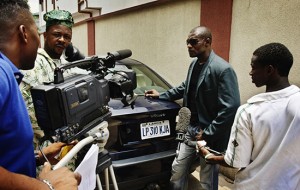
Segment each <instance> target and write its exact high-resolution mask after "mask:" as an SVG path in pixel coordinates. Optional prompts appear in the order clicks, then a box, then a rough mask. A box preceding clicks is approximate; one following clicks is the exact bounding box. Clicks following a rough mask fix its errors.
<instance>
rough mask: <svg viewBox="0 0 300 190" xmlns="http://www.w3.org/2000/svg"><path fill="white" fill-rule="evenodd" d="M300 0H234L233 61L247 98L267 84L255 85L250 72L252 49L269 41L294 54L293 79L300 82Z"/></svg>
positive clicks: (241, 88) (263, 88)
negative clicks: (279, 44) (286, 48)
mask: <svg viewBox="0 0 300 190" xmlns="http://www.w3.org/2000/svg"><path fill="white" fill-rule="evenodd" d="M299 10H300V1H299V0H289V1H282V0H272V1H270V0H243V1H241V0H234V1H233V15H232V29H231V32H232V33H231V47H230V63H231V64H232V65H233V67H234V68H235V70H236V72H237V75H238V79H239V86H240V92H241V99H242V101H243V102H245V101H246V100H247V99H248V98H249V97H251V96H252V95H254V94H257V93H258V92H263V91H264V90H265V87H261V88H259V89H258V88H256V87H255V85H254V84H252V83H251V78H250V76H249V74H248V73H249V71H250V59H251V57H252V53H253V51H254V50H255V49H256V48H258V47H259V46H261V45H264V44H266V43H270V42H280V43H283V44H285V45H286V46H287V47H288V48H289V49H290V51H291V52H292V54H293V55H294V65H293V67H292V70H291V72H290V82H291V83H293V84H296V85H298V86H300V77H299V71H300V64H299V63H300V51H299V47H300V40H299V37H300V22H299V21H300V13H299Z"/></svg>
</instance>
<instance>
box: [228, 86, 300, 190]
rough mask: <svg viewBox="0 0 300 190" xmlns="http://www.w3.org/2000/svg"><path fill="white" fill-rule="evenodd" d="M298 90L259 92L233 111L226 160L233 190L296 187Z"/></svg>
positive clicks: (298, 177)
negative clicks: (235, 170) (232, 170)
mask: <svg viewBox="0 0 300 190" xmlns="http://www.w3.org/2000/svg"><path fill="white" fill-rule="evenodd" d="M299 136H300V89H299V88H298V87H296V86H294V85H292V86H289V87H287V88H285V89H282V90H279V91H275V92H268V93H261V94H258V95H256V96H254V97H252V98H250V99H249V100H248V101H247V103H246V104H244V105H242V106H241V107H240V108H239V109H238V111H237V114H236V117H235V121H234V124H233V127H232V131H231V136H230V140H229V144H228V148H227V151H226V154H225V161H226V163H227V164H229V165H230V166H232V167H235V168H241V170H240V171H239V172H238V173H237V174H236V179H235V188H236V189H299V188H300V186H299V181H300V173H299V168H298V166H299V165H300V157H299V155H298V153H299V152H300V146H299V143H300V138H299Z"/></svg>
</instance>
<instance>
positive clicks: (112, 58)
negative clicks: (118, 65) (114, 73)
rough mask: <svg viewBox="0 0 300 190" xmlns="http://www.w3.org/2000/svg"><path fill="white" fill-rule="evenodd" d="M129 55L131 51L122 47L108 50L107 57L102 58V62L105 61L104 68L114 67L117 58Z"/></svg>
mask: <svg viewBox="0 0 300 190" xmlns="http://www.w3.org/2000/svg"><path fill="white" fill-rule="evenodd" d="M131 55H132V52H131V50H129V49H123V50H119V51H116V52H112V53H110V52H108V53H107V57H105V58H104V59H103V62H104V63H105V66H106V68H114V67H115V62H116V61H117V60H122V59H125V58H127V57H130V56H131Z"/></svg>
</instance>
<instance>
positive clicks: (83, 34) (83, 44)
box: [72, 24, 88, 56]
mask: <svg viewBox="0 0 300 190" xmlns="http://www.w3.org/2000/svg"><path fill="white" fill-rule="evenodd" d="M87 33H88V32H87V24H81V25H78V26H76V27H74V28H73V30H72V43H73V45H74V46H76V47H78V49H79V50H80V51H81V52H82V53H84V55H86V56H87V55H88V54H87V52H88V47H87V46H88V43H87V41H88V35H87Z"/></svg>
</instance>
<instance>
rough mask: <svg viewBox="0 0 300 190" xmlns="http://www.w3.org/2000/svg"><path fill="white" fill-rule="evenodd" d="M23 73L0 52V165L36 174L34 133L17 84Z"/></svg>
mask: <svg viewBox="0 0 300 190" xmlns="http://www.w3.org/2000/svg"><path fill="white" fill-rule="evenodd" d="M22 77H23V75H22V74H21V73H20V72H19V70H18V69H17V68H16V67H15V65H13V63H12V62H11V61H10V60H8V58H7V57H6V56H5V55H4V54H2V53H0V89H1V90H0V147H1V148H0V166H2V167H3V168H5V169H7V170H8V171H11V172H14V173H19V174H24V175H27V176H30V177H36V170H35V158H34V151H33V143H32V142H33V141H32V139H33V132H32V127H31V124H30V120H29V117H28V113H27V110H26V106H25V103H24V100H23V98H22V94H21V92H20V90H19V86H18V83H20V81H21V80H22Z"/></svg>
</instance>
